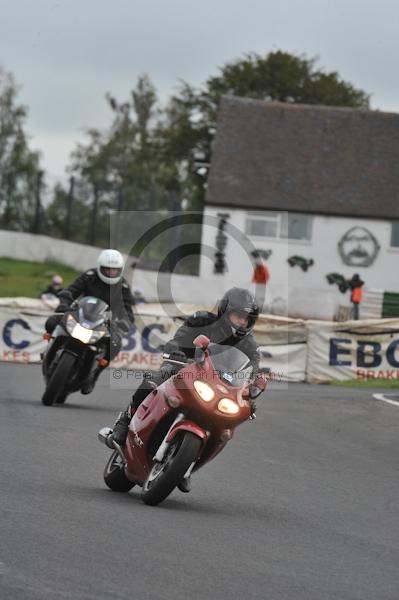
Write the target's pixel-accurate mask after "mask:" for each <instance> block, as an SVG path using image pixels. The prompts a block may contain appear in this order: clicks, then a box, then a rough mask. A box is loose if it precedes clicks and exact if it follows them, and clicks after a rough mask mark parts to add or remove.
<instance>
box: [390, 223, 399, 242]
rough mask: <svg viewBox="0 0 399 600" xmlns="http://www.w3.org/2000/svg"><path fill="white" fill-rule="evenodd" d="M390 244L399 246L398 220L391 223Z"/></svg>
mask: <svg viewBox="0 0 399 600" xmlns="http://www.w3.org/2000/svg"><path fill="white" fill-rule="evenodd" d="M391 246H393V247H394V248H399V221H395V222H394V223H392V224H391Z"/></svg>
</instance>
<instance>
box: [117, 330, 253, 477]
mask: <svg viewBox="0 0 399 600" xmlns="http://www.w3.org/2000/svg"><path fill="white" fill-rule="evenodd" d="M200 341H203V340H200ZM203 346H204V347H205V350H204V353H205V360H204V362H203V365H202V366H201V365H200V364H196V363H195V362H194V363H191V364H188V365H187V366H186V367H184V368H183V369H182V370H181V371H180V372H179V373H178V374H177V375H175V376H173V377H171V378H170V379H168V380H167V381H165V382H164V383H163V384H161V385H160V386H159V387H158V388H157V389H156V390H154V391H153V392H151V393H150V394H149V395H148V396H147V398H146V399H145V400H144V401H143V402H142V404H141V405H140V407H139V408H138V410H137V411H136V413H135V414H134V416H133V419H132V421H131V423H130V427H129V433H128V438H127V441H126V446H125V448H124V454H125V457H126V466H125V474H126V477H127V478H128V479H129V480H130V481H131V482H134V483H136V484H139V485H142V486H143V485H145V483H146V480H147V478H148V477H149V474H150V472H151V470H152V469H153V468H154V464H156V463H155V462H154V456H155V455H157V456H158V453H160V455H162V449H165V448H167V447H168V445H169V444H170V442H172V441H173V440H174V439H175V438H176V435H177V434H182V433H183V434H184V433H185V432H188V433H190V434H194V435H195V436H197V437H198V438H199V439H200V440H201V442H202V443H201V445H200V446H199V451H198V456H197V458H196V459H195V464H194V465H193V468H194V469H195V470H196V469H198V468H199V467H200V466H202V465H203V464H204V463H206V462H207V461H209V460H211V459H212V458H213V457H214V456H216V454H218V453H219V452H220V451H221V450H222V449H223V448H224V446H225V445H226V443H227V442H228V441H229V440H230V439H231V438H232V436H233V433H234V429H235V428H236V427H237V426H238V425H240V424H241V423H243V422H244V421H246V420H247V419H248V418H249V417H250V415H251V409H250V405H249V403H248V401H247V400H246V398H245V397H244V396H243V394H244V393H245V390H246V386H244V385H241V387H240V386H239V385H237V384H236V386H235V387H234V385H233V383H229V381H228V379H227V380H226V378H224V379H221V376H220V372H218V371H216V370H215V367H214V365H213V362H212V355H211V354H210V353H209V350H208V348H206V344H205V343H204V344H203ZM199 382H200V383H199ZM201 386H203V387H201ZM203 389H205V392H204V393H205V395H204V393H203V395H202V396H201V392H202V390H203ZM206 393H207V394H208V396H206ZM172 397H173V404H172V403H171V404H172V406H171V405H170V404H169V403H168V401H167V399H168V398H172ZM230 409H231V412H229V410H230ZM157 460H159V458H157Z"/></svg>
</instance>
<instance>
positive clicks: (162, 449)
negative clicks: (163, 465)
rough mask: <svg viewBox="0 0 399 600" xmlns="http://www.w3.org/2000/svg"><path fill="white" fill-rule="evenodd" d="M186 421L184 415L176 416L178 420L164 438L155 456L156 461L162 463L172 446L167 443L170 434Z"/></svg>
mask: <svg viewBox="0 0 399 600" xmlns="http://www.w3.org/2000/svg"><path fill="white" fill-rule="evenodd" d="M183 419H184V415H183V413H178V414H177V415H176V419H175V420H174V421H173V423H172V425H171V426H170V427H169V429H168V433H167V434H166V435H165V437H164V438H163V441H162V443H161V445H160V446H159V448H158V450H157V452H156V454H155V456H154V460H156V461H157V462H162V461H163V459H164V456H165V453H166V450H167V449H168V448H169V446H170V442H168V441H167V439H168V437H169V434H170V432H171V431H172V429H173V428H174V427H175V426H176V425H177V424H178V423H180V421H183Z"/></svg>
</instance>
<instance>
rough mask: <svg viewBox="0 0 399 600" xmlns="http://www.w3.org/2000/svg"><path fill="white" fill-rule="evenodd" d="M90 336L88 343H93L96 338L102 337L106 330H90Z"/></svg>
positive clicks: (96, 340)
mask: <svg viewBox="0 0 399 600" xmlns="http://www.w3.org/2000/svg"><path fill="white" fill-rule="evenodd" d="M91 333H92V336H91V338H90V344H95V343H96V342H98V340H100V339H101V338H102V337H104V335H105V334H106V331H104V330H102V329H99V330H97V331H93V330H91Z"/></svg>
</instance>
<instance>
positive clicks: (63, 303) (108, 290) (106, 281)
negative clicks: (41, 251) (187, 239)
mask: <svg viewBox="0 0 399 600" xmlns="http://www.w3.org/2000/svg"><path fill="white" fill-rule="evenodd" d="M123 267H124V260H123V256H122V255H121V253H120V252H118V251H117V250H112V249H108V250H103V251H102V252H101V253H100V254H99V257H98V259H97V268H94V269H89V270H88V271H85V272H84V273H82V274H81V275H79V277H77V278H76V279H75V281H74V282H73V283H71V284H70V285H69V286H68V287H67V288H65V289H64V290H62V292H60V293H59V299H60V305H59V306H58V308H57V309H56V310H57V313H64V312H65V311H66V310H68V309H69V307H70V304H71V303H72V301H73V300H76V299H77V298H78V297H79V296H95V297H96V298H100V299H101V300H103V301H104V302H106V303H107V304H108V306H109V307H110V309H111V311H112V321H111V323H110V343H109V344H107V345H106V348H105V355H104V358H105V359H106V360H107V361H108V362H109V361H111V360H112V359H113V358H115V356H116V355H117V354H118V352H119V350H120V348H121V345H122V338H123V336H124V335H125V334H126V333H128V331H129V329H130V327H131V325H132V323H133V321H134V316H133V312H132V305H133V304H134V300H133V296H132V293H131V291H130V287H129V284H128V283H127V281H126V279H125V278H124V277H123V276H122V272H123ZM61 318H62V315H52V316H51V317H49V318H48V319H47V321H46V325H45V327H46V331H48V332H49V333H52V332H53V331H54V329H55V327H56V325H58V323H59V321H60V319H61ZM104 368H105V367H101V366H100V365H98V366H97V367H96V368H95V369H94V371H93V373H92V375H91V377H90V379H89V380H88V381H87V382H86V383H84V385H83V386H82V389H81V392H82V394H90V393H91V392H92V391H93V388H94V385H95V383H96V381H97V379H98V377H99V375H100V373H101V371H102V370H103V369H104Z"/></svg>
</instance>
